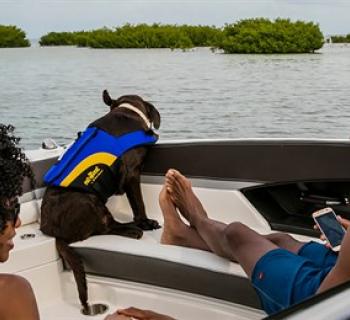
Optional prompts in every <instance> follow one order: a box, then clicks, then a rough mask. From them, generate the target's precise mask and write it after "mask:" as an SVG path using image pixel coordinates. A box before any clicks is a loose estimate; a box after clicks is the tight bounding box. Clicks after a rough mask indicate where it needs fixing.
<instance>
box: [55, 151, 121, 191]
mask: <svg viewBox="0 0 350 320" xmlns="http://www.w3.org/2000/svg"><path fill="white" fill-rule="evenodd" d="M116 159H117V156H115V155H113V154H111V153H107V152H97V153H94V154H92V155H90V156H88V157H87V158H85V159H84V160H83V161H81V162H79V164H77V165H76V166H75V167H74V169H73V170H72V171H71V172H70V173H69V174H68V175H67V176H66V177H65V178H64V179H63V180H62V182H61V183H60V186H62V187H68V186H69V185H70V184H71V183H72V182H73V181H74V180H75V179H76V178H77V177H78V176H79V175H80V174H81V173H82V172H84V171H85V170H86V169H88V168H90V167H91V166H94V165H98V164H105V165H107V166H111V165H112V163H113V162H114V161H115V160H116Z"/></svg>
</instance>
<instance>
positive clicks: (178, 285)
mask: <svg viewBox="0 0 350 320" xmlns="http://www.w3.org/2000/svg"><path fill="white" fill-rule="evenodd" d="M160 233H161V231H160V230H156V231H146V232H144V236H143V238H142V240H135V239H130V238H125V237H122V236H115V235H103V236H93V237H90V238H89V239H87V240H84V241H80V242H76V243H74V244H72V245H71V246H72V247H74V248H75V250H76V252H77V253H78V254H79V255H80V256H81V257H82V259H83V262H84V266H85V270H86V272H87V273H90V274H94V275H98V276H105V277H113V278H118V279H123V280H128V281H135V282H141V283H146V284H151V285H156V286H160V287H166V288H171V289H177V290H183V291H186V292H190V293H195V294H200V295H204V296H209V297H212V298H217V299H223V300H226V301H230V302H234V303H238V304H243V305H247V306H250V307H253V308H257V309H260V308H261V307H260V302H259V298H258V296H257V294H256V292H255V290H254V289H253V287H252V286H251V284H250V281H249V279H248V278H247V277H246V275H245V273H244V272H243V270H242V268H241V267H240V266H239V265H238V264H237V263H233V262H230V261H229V260H227V259H224V258H221V257H219V256H217V255H215V254H213V253H210V252H206V251H202V250H196V249H191V248H185V247H179V246H173V245H162V244H160V243H159V237H160Z"/></svg>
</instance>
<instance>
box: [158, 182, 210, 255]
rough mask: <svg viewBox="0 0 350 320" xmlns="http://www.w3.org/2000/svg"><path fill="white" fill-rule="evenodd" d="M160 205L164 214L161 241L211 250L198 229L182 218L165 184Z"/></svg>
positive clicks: (160, 196) (160, 197)
mask: <svg viewBox="0 0 350 320" xmlns="http://www.w3.org/2000/svg"><path fill="white" fill-rule="evenodd" d="M159 205H160V208H161V210H162V213H163V216H164V226H163V233H162V236H161V239H160V243H162V244H171V245H177V246H183V247H191V248H196V249H201V250H206V251H209V248H208V246H207V245H206V244H205V242H204V241H203V240H202V238H201V237H200V236H199V234H198V233H197V231H196V230H195V229H193V228H192V227H189V226H188V225H186V224H185V223H184V222H183V221H182V220H181V218H180V216H179V214H178V212H177V210H176V207H175V205H174V203H173V201H172V200H171V198H170V194H169V193H168V191H167V189H166V187H165V186H163V188H162V190H161V192H160V194H159Z"/></svg>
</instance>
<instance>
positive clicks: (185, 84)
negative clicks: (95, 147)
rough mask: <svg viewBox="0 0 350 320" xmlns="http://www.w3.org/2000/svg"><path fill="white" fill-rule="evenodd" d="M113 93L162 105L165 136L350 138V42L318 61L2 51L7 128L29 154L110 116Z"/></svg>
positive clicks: (2, 115) (158, 52) (0, 85)
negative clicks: (106, 100)
mask: <svg viewBox="0 0 350 320" xmlns="http://www.w3.org/2000/svg"><path fill="white" fill-rule="evenodd" d="M103 89H108V90H109V92H110V94H111V96H113V97H115V98H117V97H118V96H120V95H123V94H138V95H141V96H142V97H144V98H145V99H148V100H150V101H152V102H153V103H154V104H155V106H156V107H157V108H158V110H159V111H160V113H161V116H162V124H161V128H160V136H161V140H165V139H179V138H181V139H182V138H247V137H250V138H251V137H287V138H292V137H317V138H348V137H350V46H344V45H328V46H326V47H324V48H323V49H322V50H321V51H320V53H319V54H314V55H224V54H219V53H216V54H214V53H212V52H211V51H210V50H209V49H205V48H202V49H196V50H193V51H189V52H182V51H171V50H168V49H154V50H153V49H148V50H139V49H137V50H136V49H134V50H133V49H119V50H93V49H86V48H74V47H57V48H40V47H32V48H25V49H0V122H2V123H12V124H14V125H15V126H16V128H17V130H16V131H17V134H18V135H20V136H22V145H24V146H25V148H26V149H35V148H38V147H39V146H40V144H41V141H42V140H43V139H45V138H47V137H51V138H54V139H55V140H56V141H57V142H58V143H60V144H65V143H68V142H69V141H71V140H72V139H73V138H74V137H75V134H76V132H77V131H79V130H82V129H84V128H85V126H86V125H87V124H88V123H89V122H90V121H92V120H94V119H95V118H97V117H100V116H102V115H103V114H104V113H106V112H107V111H108V108H107V106H105V105H104V104H103V102H102V99H101V93H102V90H103Z"/></svg>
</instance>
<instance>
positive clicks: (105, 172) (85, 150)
mask: <svg viewBox="0 0 350 320" xmlns="http://www.w3.org/2000/svg"><path fill="white" fill-rule="evenodd" d="M157 139H158V138H157V136H156V135H154V134H148V133H146V132H145V131H143V130H139V131H134V132H130V133H126V134H124V135H121V136H118V137H116V136H113V135H110V134H109V133H107V132H105V131H103V130H101V129H98V128H96V127H89V128H87V129H86V130H85V131H84V132H83V133H82V134H81V135H80V137H79V138H78V139H77V140H76V141H75V142H74V143H73V145H72V146H70V147H69V148H68V149H67V150H66V151H65V153H64V154H63V155H62V157H61V158H60V159H59V160H58V162H57V163H56V164H54V165H53V166H52V167H51V168H50V169H49V171H48V172H47V173H46V174H45V176H44V181H45V183H46V184H47V185H49V186H59V187H71V188H76V189H78V190H84V191H87V192H95V193H97V194H98V195H99V196H100V197H102V198H103V200H104V201H106V200H107V199H108V197H110V196H111V195H112V194H113V193H115V192H116V190H117V186H118V183H117V182H116V179H117V178H118V177H117V171H118V167H119V165H120V161H118V159H119V158H120V157H121V156H122V155H123V154H124V153H125V152H126V151H128V150H130V149H132V148H134V147H138V146H143V145H148V144H154V143H155V142H156V141H157Z"/></svg>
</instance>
